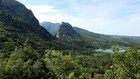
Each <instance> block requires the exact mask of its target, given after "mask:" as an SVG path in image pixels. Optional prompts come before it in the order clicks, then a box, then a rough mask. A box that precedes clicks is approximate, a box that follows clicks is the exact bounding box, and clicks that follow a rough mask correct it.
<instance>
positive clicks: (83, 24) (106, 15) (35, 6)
mask: <svg viewBox="0 0 140 79" xmlns="http://www.w3.org/2000/svg"><path fill="white" fill-rule="evenodd" d="M17 1H19V2H21V3H23V4H24V5H25V6H26V7H27V8H28V9H31V10H32V11H33V13H34V15H35V16H36V18H37V19H38V20H39V22H43V21H49V22H53V23H57V22H59V23H61V22H62V21H63V22H68V23H70V24H71V25H72V26H76V27H80V28H83V29H86V30H89V31H92V32H95V33H101V34H108V35H128V36H140V0H17Z"/></svg>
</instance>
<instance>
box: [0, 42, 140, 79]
mask: <svg viewBox="0 0 140 79" xmlns="http://www.w3.org/2000/svg"><path fill="white" fill-rule="evenodd" d="M114 52H115V53H113V54H107V53H104V54H90V55H86V54H81V55H76V54H71V53H63V52H60V51H55V50H46V51H45V54H43V55H42V54H41V53H39V52H38V51H37V50H35V49H33V48H32V47H31V46H30V45H28V44H27V42H26V43H25V44H24V45H23V46H21V47H16V48H15V50H14V51H12V52H11V54H10V55H9V57H5V54H4V52H2V51H1V52H0V71H1V72H0V78H1V79H34V78H35V79H48V78H53V79H93V78H95V79H124V78H126V79H139V78H140V71H139V70H140V50H134V49H130V50H128V51H127V52H125V53H119V52H118V51H117V49H115V50H114Z"/></svg>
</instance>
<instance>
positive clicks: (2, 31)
mask: <svg viewBox="0 0 140 79" xmlns="http://www.w3.org/2000/svg"><path fill="white" fill-rule="evenodd" d="M65 26H68V27H69V28H68V29H67V30H65V29H64V28H65ZM60 27H63V28H61V29H59V33H58V36H59V37H60V38H65V39H64V40H61V39H58V38H56V37H54V36H53V35H51V34H50V33H49V32H48V31H47V30H46V29H45V28H43V27H41V26H40V25H39V22H38V20H37V19H36V18H35V17H34V15H33V13H32V11H30V10H28V9H27V8H26V7H25V6H24V5H23V4H21V3H19V2H17V1H16V0H0V79H140V46H137V47H135V45H134V46H133V45H132V47H131V48H130V49H128V50H126V51H125V52H119V47H118V46H112V49H113V52H114V53H97V52H95V51H94V49H92V50H90V49H89V48H88V47H87V48H86V47H84V46H85V44H87V43H91V41H90V39H89V38H87V37H86V35H83V34H82V33H84V32H82V31H81V33H80V31H79V32H76V30H74V29H73V28H72V27H71V25H70V24H68V23H64V25H63V26H60ZM86 32H87V31H86ZM88 33H89V32H88ZM88 33H87V36H88V35H89V34H88ZM71 34H72V35H71ZM81 34H82V35H83V36H82V37H81ZM84 34H85V33H84ZM92 34H93V33H91V36H92ZM67 35H69V36H67ZM89 36H90V35H89ZM97 36H98V34H97ZM103 36H104V35H103ZM93 37H96V36H93ZM107 37H108V36H107ZM96 38H98V37H96ZM73 39H74V40H73ZM98 39H99V38H98ZM108 39H109V38H108ZM79 40H80V41H81V40H82V42H83V44H82V43H81V42H80V43H79ZM65 41H68V42H65ZM92 42H93V41H92ZM101 43H104V41H103V42H101ZM108 43H110V42H109V41H108ZM112 43H113V42H111V44H112ZM77 44H78V45H77ZM115 44H116V42H115ZM115 44H114V45H115ZM117 44H118V43H117ZM132 44H134V43H132ZM82 45H83V46H82ZM93 45H94V44H93ZM105 45H107V44H105ZM99 46H101V45H99ZM126 46H127V45H126ZM128 46H129V45H128ZM93 47H94V46H93ZM106 47H108V45H107V46H106ZM106 47H105V48H106Z"/></svg>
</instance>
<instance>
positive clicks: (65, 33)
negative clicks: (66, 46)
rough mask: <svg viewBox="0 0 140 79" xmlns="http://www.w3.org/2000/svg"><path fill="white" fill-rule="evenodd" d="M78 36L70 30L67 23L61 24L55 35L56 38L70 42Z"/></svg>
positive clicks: (70, 27)
mask: <svg viewBox="0 0 140 79" xmlns="http://www.w3.org/2000/svg"><path fill="white" fill-rule="evenodd" d="M78 35H79V34H78V33H77V32H76V31H75V30H74V29H73V28H72V26H71V25H70V24H69V23H65V22H62V24H61V25H60V28H59V30H58V32H57V34H56V37H57V38H59V39H61V40H64V41H68V42H71V41H73V40H74V39H75V38H76V37H77V36H78Z"/></svg>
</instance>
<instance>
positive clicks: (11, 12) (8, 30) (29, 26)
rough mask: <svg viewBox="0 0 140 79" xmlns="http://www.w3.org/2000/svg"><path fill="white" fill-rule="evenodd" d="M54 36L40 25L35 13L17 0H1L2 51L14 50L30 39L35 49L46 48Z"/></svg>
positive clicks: (0, 48) (0, 30)
mask: <svg viewBox="0 0 140 79" xmlns="http://www.w3.org/2000/svg"><path fill="white" fill-rule="evenodd" d="M53 39H54V37H53V36H52V35H51V34H50V33H49V32H48V31H47V30H46V29H45V28H43V27H41V26H40V25H39V22H38V20H37V19H36V18H35V17H34V15H33V13H32V12H31V11H30V10H28V9H27V8H26V7H25V6H24V5H23V4H21V3H19V2H17V1H15V0H0V51H12V50H14V49H15V47H18V46H22V45H23V43H24V42H25V41H26V40H28V42H29V44H31V45H32V46H33V47H34V48H35V49H39V50H42V49H45V48H46V47H47V46H45V45H50V44H48V43H51V42H47V41H51V40H53ZM51 46H52V45H51Z"/></svg>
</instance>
